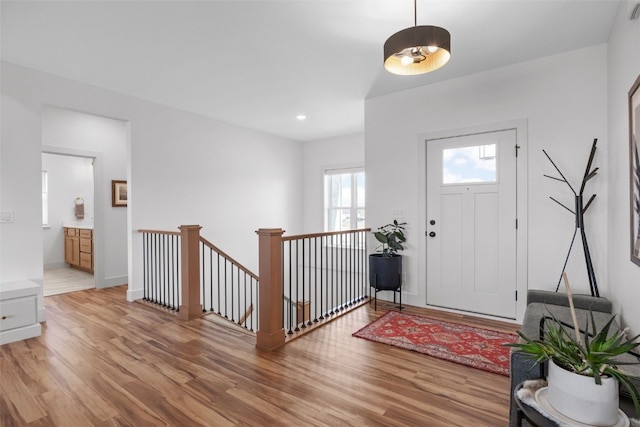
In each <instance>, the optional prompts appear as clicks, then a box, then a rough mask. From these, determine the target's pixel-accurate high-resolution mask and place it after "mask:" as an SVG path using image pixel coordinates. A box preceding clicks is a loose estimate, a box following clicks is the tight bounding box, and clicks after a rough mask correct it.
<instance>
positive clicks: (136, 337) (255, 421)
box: [0, 286, 517, 427]
mask: <svg viewBox="0 0 640 427" xmlns="http://www.w3.org/2000/svg"><path fill="white" fill-rule="evenodd" d="M125 292H126V286H119V287H115V288H108V289H91V290H87V291H81V292H74V293H70V294H61V295H56V296H52V297H47V298H46V299H45V305H46V311H47V319H48V320H47V322H46V323H45V324H43V333H42V336H41V337H38V338H32V339H29V340H25V341H21V342H16V343H12V344H8V345H4V346H2V347H0V378H1V380H0V391H1V395H0V425H2V426H5V427H9V426H73V427H76V426H136V427H138V426H160V425H171V426H197V425H202V426H492V427H495V426H506V425H507V424H508V423H507V420H508V410H509V404H508V402H509V381H508V378H506V377H503V376H500V375H495V374H490V373H487V372H483V371H479V370H476V369H473V368H468V367H464V366H460V365H456V364H453V363H450V362H445V361H442V360H439V359H434V358H431V357H429V356H425V355H422V354H418V353H414V352H411V351H407V350H401V349H398V348H394V347H391V346H387V345H384V344H378V343H373V342H370V341H366V340H363V339H359V338H354V337H352V336H351V334H352V333H353V332H355V331H357V330H358V329H360V328H361V327H363V326H365V325H366V324H367V323H369V322H370V321H372V320H374V319H375V318H377V317H378V316H380V315H382V314H383V313H385V311H386V310H387V309H389V308H391V305H390V304H387V303H382V302H379V305H378V311H377V312H374V311H373V308H372V306H371V307H370V306H368V305H366V306H364V307H362V308H359V309H356V310H354V311H353V312H351V313H348V314H346V315H344V316H343V317H341V318H338V319H337V320H335V321H334V322H331V323H329V324H327V325H326V326H323V327H321V328H318V330H316V331H315V332H313V333H311V334H308V335H306V336H303V337H301V338H299V339H296V340H294V341H292V342H290V343H288V344H287V345H286V346H285V347H284V348H281V349H279V350H278V351H275V352H271V353H269V352H265V351H260V350H257V349H256V348H255V345H254V342H255V341H254V338H253V337H252V336H251V335H250V334H249V333H247V332H245V331H243V330H236V329H234V328H232V327H227V326H223V325H221V324H220V323H219V322H214V321H209V320H206V318H205V319H198V320H194V321H191V322H181V321H179V320H177V319H176V318H175V316H174V315H173V314H170V313H164V312H162V311H159V310H156V309H154V308H151V307H148V306H145V305H144V304H139V303H129V302H127V301H126V300H125ZM407 311H408V312H414V313H418V314H423V315H429V316H432V317H437V318H440V319H446V320H451V321H458V322H463V323H467V324H473V325H476V326H481V327H487V328H492V329H497V330H501V331H508V332H512V331H515V330H516V329H517V325H511V324H506V323H502V322H496V321H489V320H482V319H474V318H471V317H466V316H460V315H452V314H447V313H443V312H437V311H431V310H426V309H417V308H408V310H407Z"/></svg>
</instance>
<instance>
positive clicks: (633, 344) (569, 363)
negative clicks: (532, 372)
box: [505, 312, 640, 414]
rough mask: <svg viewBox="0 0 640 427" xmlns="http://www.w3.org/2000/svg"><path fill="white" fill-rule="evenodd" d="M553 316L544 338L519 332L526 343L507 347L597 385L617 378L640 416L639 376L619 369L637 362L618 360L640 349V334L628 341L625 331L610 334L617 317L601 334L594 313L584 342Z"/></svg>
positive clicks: (591, 315)
mask: <svg viewBox="0 0 640 427" xmlns="http://www.w3.org/2000/svg"><path fill="white" fill-rule="evenodd" d="M551 317H552V321H551V322H549V324H548V328H547V330H546V331H545V332H544V335H543V338H542V339H531V338H529V337H527V336H525V335H524V334H523V333H522V332H520V331H518V335H520V337H521V338H522V339H523V340H524V342H520V343H513V344H505V345H507V346H510V347H515V348H517V349H518V350H520V351H521V352H523V353H525V354H526V355H527V356H528V357H530V358H531V359H533V360H535V361H536V362H538V363H543V362H546V361H553V362H554V363H555V364H556V365H557V366H559V367H560V368H563V369H565V370H567V371H570V372H574V373H576V374H579V375H584V376H587V377H593V379H594V381H595V384H598V385H601V384H602V381H603V379H604V378H607V377H611V378H615V379H616V380H617V381H618V382H619V383H620V384H622V385H623V386H624V387H625V388H626V390H627V391H628V392H629V394H630V395H631V398H632V400H633V403H634V406H635V409H636V412H638V413H639V414H640V393H639V392H638V389H637V388H636V387H635V385H634V384H633V382H631V381H630V379H631V378H635V377H634V376H632V375H630V374H628V373H627V372H625V371H623V370H622V369H620V368H619V366H621V365H630V364H634V362H621V361H619V360H617V359H616V358H617V357H618V356H620V355H622V354H624V353H627V352H629V351H631V350H633V349H635V348H637V347H638V346H640V341H639V340H638V339H639V338H640V334H639V335H636V336H635V337H633V338H627V337H626V333H625V331H623V330H620V329H618V330H617V331H615V332H614V333H612V334H609V331H610V329H611V325H612V323H613V321H614V319H615V315H614V316H612V317H611V319H610V320H609V321H608V322H607V323H606V324H605V325H604V326H603V327H602V328H601V329H600V330H599V331H598V330H597V327H596V322H595V319H594V316H593V313H591V312H590V319H587V322H586V328H585V332H584V334H583V337H584V341H583V340H582V338H581V334H580V333H579V332H578V331H576V332H577V333H576V336H575V337H573V336H572V335H570V334H569V333H568V332H567V331H566V329H565V327H564V326H563V324H562V323H561V322H560V321H559V320H557V319H556V318H555V316H553V315H552V316H551ZM589 320H590V321H591V322H590V323H591V328H589ZM574 323H575V316H574ZM574 326H575V325H574ZM589 329H591V330H592V331H593V335H590V334H589ZM635 363H637V362H635ZM550 386H551V384H550ZM616 409H617V408H616Z"/></svg>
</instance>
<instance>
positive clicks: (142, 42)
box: [1, 0, 620, 141]
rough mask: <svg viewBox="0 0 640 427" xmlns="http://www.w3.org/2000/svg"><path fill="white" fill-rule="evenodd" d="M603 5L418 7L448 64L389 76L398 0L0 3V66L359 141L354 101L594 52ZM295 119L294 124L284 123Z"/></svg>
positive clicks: (294, 134) (608, 18)
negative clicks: (444, 32)
mask: <svg viewBox="0 0 640 427" xmlns="http://www.w3.org/2000/svg"><path fill="white" fill-rule="evenodd" d="M619 4H620V2H619V1H617V0H615V1H614V0H603V1H596V0H587V1H584V0H568V1H560V0H533V1H530V0H501V1H485V0H467V1H463V0H447V1H430V0H418V3H417V5H418V6H417V7H418V25H437V26H441V27H444V28H446V29H448V30H449V31H450V33H451V50H452V59H451V61H450V62H449V64H447V65H446V66H445V67H444V68H442V69H440V70H437V71H435V72H433V73H430V74H426V75H421V76H395V75H392V74H389V73H387V72H386V71H385V70H384V68H383V66H382V62H383V58H382V56H383V55H382V46H383V44H384V42H385V40H386V39H387V38H388V37H389V36H390V35H391V34H393V33H394V32H396V31H399V30H401V29H403V28H406V27H409V26H412V25H413V2H412V1H411V0H288V1H267V0H260V1H247V0H234V1H216V0H211V1H186V0H183V1H160V0H159V1H88V0H85V1H52V0H49V1H26V0H18V1H6V0H2V9H1V14H2V16H1V18H2V30H1V31H2V32H1V37H2V39H1V43H2V45H1V48H2V51H1V53H2V59H3V60H5V61H8V62H11V63H14V64H18V65H22V66H25V67H29V68H33V69H36V70H40V71H45V72H48V73H52V74H56V75H60V76H63V77H67V78H70V79H74V80H78V81H82V82H86V83H90V84H92V85H95V86H99V87H103V88H107V89H112V90H115V91H118V92H123V93H127V94H130V95H133V96H136V97H139V98H143V99H147V100H151V101H155V102H158V103H161V104H166V105H170V106H174V107H177V108H180V109H183V110H187V111H192V112H196V113H200V114H204V115H206V116H210V117H215V118H218V119H222V120H225V121H228V122H231V123H236V124H239V125H242V126H246V127H249V128H253V129H257V130H260V131H264V132H267V133H271V134H274V135H280V136H283V137H286V138H289V139H293V140H299V141H306V140H314V139H321V138H327V137H332V136H337V135H346V134H353V133H359V132H363V131H364V100H365V98H368V97H373V96H377V95H381V94H385V93H390V92H395V91H399V90H405V89H411V88H414V87H417V86H422V85H426V84H430V83H434V82H437V81H441V80H447V79H452V78H456V77H460V76H463V75H468V74H472V73H477V72H481V71H484V70H489V69H493V68H497V67H502V66H505V65H509V64H514V63H518V62H522V61H527V60H530V59H534V58H539V57H544V56H548V55H553V54H556V53H561V52H566V51H570V50H574V49H579V48H582V47H587V46H592V45H595V44H599V43H604V42H606V41H607V39H608V35H609V31H610V28H611V25H612V23H613V21H614V18H615V15H616V12H617V9H618V5H619ZM298 113H304V114H306V115H307V116H308V119H307V120H306V121H304V122H299V121H297V120H296V119H295V116H296V114H298Z"/></svg>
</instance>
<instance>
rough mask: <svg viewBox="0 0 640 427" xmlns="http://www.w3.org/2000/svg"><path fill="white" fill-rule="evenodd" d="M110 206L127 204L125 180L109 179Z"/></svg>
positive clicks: (115, 206) (116, 206)
mask: <svg viewBox="0 0 640 427" xmlns="http://www.w3.org/2000/svg"><path fill="white" fill-rule="evenodd" d="M111 206H113V207H114V208H120V207H126V206H127V181H111Z"/></svg>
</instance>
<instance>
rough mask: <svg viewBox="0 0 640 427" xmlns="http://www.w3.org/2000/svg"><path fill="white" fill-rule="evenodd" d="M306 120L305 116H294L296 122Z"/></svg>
mask: <svg viewBox="0 0 640 427" xmlns="http://www.w3.org/2000/svg"><path fill="white" fill-rule="evenodd" d="M306 118H307V116H305V115H304V114H298V115H297V116H296V119H298V120H300V121H303V120H305V119H306Z"/></svg>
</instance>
